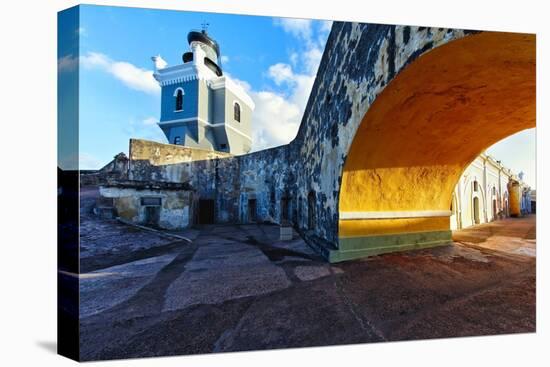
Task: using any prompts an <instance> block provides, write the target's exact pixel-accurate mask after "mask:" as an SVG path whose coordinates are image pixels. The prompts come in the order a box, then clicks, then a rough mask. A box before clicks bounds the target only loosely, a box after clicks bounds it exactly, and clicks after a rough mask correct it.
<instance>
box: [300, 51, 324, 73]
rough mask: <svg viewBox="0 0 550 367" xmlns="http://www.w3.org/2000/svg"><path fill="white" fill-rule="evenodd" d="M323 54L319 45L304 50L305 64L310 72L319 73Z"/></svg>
mask: <svg viewBox="0 0 550 367" xmlns="http://www.w3.org/2000/svg"><path fill="white" fill-rule="evenodd" d="M322 56H323V50H321V48H319V47H312V48H310V49H309V50H306V51H305V52H304V66H305V68H306V71H307V72H308V73H309V74H316V73H317V68H318V67H319V63H320V62H321V57H322Z"/></svg>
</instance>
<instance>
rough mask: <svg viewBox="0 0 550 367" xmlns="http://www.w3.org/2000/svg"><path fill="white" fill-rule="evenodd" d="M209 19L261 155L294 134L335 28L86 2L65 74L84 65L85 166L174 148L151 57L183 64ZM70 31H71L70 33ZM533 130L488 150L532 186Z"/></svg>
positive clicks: (62, 61)
mask: <svg viewBox="0 0 550 367" xmlns="http://www.w3.org/2000/svg"><path fill="white" fill-rule="evenodd" d="M205 22H206V23H209V28H208V31H209V33H210V35H211V36H212V37H214V38H215V39H216V40H217V41H218V43H219V44H220V48H221V54H222V64H223V69H224V72H225V73H226V74H228V75H230V76H231V77H232V78H233V79H236V80H237V81H238V82H240V83H241V84H242V85H243V86H244V87H245V89H247V90H248V92H249V94H250V95H251V97H252V98H253V100H254V102H255V104H256V109H255V111H254V117H253V150H260V149H264V148H269V147H273V146H277V145H281V144H285V143H288V142H289V141H290V140H292V139H293V138H294V136H295V135H296V132H297V130H298V126H299V123H300V120H301V117H302V114H303V111H304V108H305V105H306V103H307V99H308V97H309V93H310V91H311V87H312V85H313V81H314V78H315V74H316V71H317V67H318V65H319V61H320V59H321V55H322V53H323V49H324V46H325V43H326V39H327V36H328V33H329V31H330V26H331V22H329V21H317V20H316V21H313V20H302V19H289V18H272V17H258V16H241V15H227V14H213V13H192V12H181V11H166V10H150V9H132V8H118V7H101V6H84V7H83V11H82V12H81V14H80V24H79V25H78V27H75V28H76V29H75V30H74V32H73V33H74V36H77V37H80V51H79V55H75V54H74V53H73V52H70V50H68V51H67V52H66V53H63V52H61V55H60V57H59V60H58V67H59V71H60V72H61V73H64V72H67V73H68V72H70V71H73V70H75V66H76V63H77V62H80V70H79V72H80V86H79V88H80V106H79V107H80V109H79V116H80V131H79V135H80V147H79V151H80V152H79V157H78V159H79V161H80V168H81V169H96V168H101V167H102V166H103V165H105V164H106V163H108V162H109V161H110V160H111V159H112V157H113V156H114V155H115V154H117V153H118V152H127V151H128V139H129V138H130V137H135V138H143V139H149V140H156V141H159V142H166V139H165V137H164V134H163V133H162V131H161V130H160V128H158V126H157V125H156V122H157V121H158V118H159V116H160V88H159V86H158V84H157V83H156V81H155V80H154V79H153V77H152V74H153V63H152V61H151V56H153V55H158V54H160V55H161V56H162V58H163V59H164V60H166V61H167V62H168V65H169V66H170V65H176V64H180V63H181V55H182V53H183V52H185V51H188V45H187V38H186V37H187V33H188V32H189V30H191V29H200V28H201V25H202V24H203V23H205ZM65 32H67V30H65ZM534 135H535V134H534V130H531V131H528V132H524V133H520V134H519V135H518V136H517V137H516V136H515V137H511V138H509V139H507V140H506V141H503V142H501V143H499V144H497V145H496V146H494V147H492V148H491V149H489V150H488V152H489V153H490V154H492V155H494V156H495V157H497V158H498V159H501V160H502V162H503V163H504V164H506V165H508V166H509V167H510V168H512V169H513V170H514V171H516V172H519V171H523V172H525V179H526V180H527V181H528V182H529V183H530V184H531V185H532V186H534V184H535V183H534V178H535V163H534V160H533V157H534V154H535V153H534V149H535V148H534V147H535V142H534Z"/></svg>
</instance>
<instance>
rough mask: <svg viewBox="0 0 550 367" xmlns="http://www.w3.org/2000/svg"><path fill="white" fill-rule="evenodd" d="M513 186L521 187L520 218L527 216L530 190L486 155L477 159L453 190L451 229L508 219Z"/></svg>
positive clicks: (499, 163)
mask: <svg viewBox="0 0 550 367" xmlns="http://www.w3.org/2000/svg"><path fill="white" fill-rule="evenodd" d="M513 182H514V183H515V182H517V184H518V185H519V187H520V190H519V191H518V193H519V194H520V195H521V198H519V199H518V200H520V201H521V210H520V214H527V213H530V212H531V210H530V207H531V205H530V196H529V192H530V190H531V189H530V187H529V186H528V185H527V184H525V183H524V182H523V181H522V180H521V179H520V178H519V177H518V175H516V174H514V173H513V172H512V171H511V170H510V169H509V168H507V167H505V166H504V165H502V163H501V162H500V161H498V160H496V159H495V158H493V157H491V156H489V155H487V154H485V153H484V154H481V155H480V156H479V157H477V158H476V159H475V160H474V161H473V162H472V163H471V164H470V165H469V166H468V167H467V168H466V169H465V170H464V172H463V173H462V176H461V177H460V179H459V180H458V182H457V184H456V186H455V188H454V191H453V196H452V203H451V218H450V224H451V229H461V228H467V227H471V226H473V225H476V224H482V223H487V222H492V221H494V220H498V219H502V218H506V217H509V216H510V215H511V212H510V202H509V196H510V192H509V187H510V185H511V183H513ZM515 194H517V193H515Z"/></svg>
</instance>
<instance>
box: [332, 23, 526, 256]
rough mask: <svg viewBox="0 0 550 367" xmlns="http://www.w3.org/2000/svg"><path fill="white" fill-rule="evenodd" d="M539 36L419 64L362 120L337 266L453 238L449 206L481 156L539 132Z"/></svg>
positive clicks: (440, 51)
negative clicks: (518, 136)
mask: <svg viewBox="0 0 550 367" xmlns="http://www.w3.org/2000/svg"><path fill="white" fill-rule="evenodd" d="M535 89H536V88H535V36H534V35H525V34H513V33H499V32H481V33H478V34H474V35H469V36H467V37H464V38H461V39H458V40H454V41H451V42H449V43H447V44H445V45H442V46H439V47H437V48H434V49H433V50H431V51H429V52H427V53H425V54H423V55H422V56H420V57H418V58H417V59H416V60H415V61H414V62H412V63H411V64H410V65H408V66H407V67H405V68H404V69H403V70H402V71H401V72H400V73H398V74H397V75H396V76H395V77H394V78H393V79H392V80H391V82H390V83H389V84H388V85H387V86H386V87H385V89H384V90H383V91H382V92H381V93H380V94H379V95H378V96H377V98H376V99H375V100H374V102H373V103H372V104H371V105H370V107H369V108H368V110H367V112H366V113H365V115H364V117H363V118H362V120H361V122H360V124H359V126H358V128H357V131H356V132H355V135H354V137H353V139H352V140H351V143H350V146H349V150H348V155H347V158H346V160H345V163H344V166H343V171H342V179H341V185H340V191H339V223H338V249H337V250H333V251H332V252H331V253H330V256H329V258H330V260H331V261H342V260H347V259H352V258H357V257H362V256H369V255H374V254H379V253H384V252H390V251H399V250H407V249H412V248H419V247H428V246H435V245H439V244H443V243H447V242H449V241H450V240H451V233H450V230H449V228H450V225H449V217H450V215H451V213H450V211H449V206H450V205H449V204H450V201H451V197H452V196H451V195H452V191H453V188H454V186H455V184H456V182H457V180H458V178H459V177H460V174H461V173H462V172H463V170H464V169H465V167H466V166H467V165H468V164H469V163H470V162H471V161H472V160H473V159H474V158H475V157H476V156H477V155H479V154H480V153H481V152H482V151H483V150H484V149H485V148H487V147H488V146H490V145H492V144H494V143H495V142H497V141H499V140H501V139H503V138H505V137H507V136H509V135H512V134H514V133H516V132H518V131H521V130H524V129H527V128H532V127H534V126H535Z"/></svg>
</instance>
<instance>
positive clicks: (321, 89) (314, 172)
mask: <svg viewBox="0 0 550 367" xmlns="http://www.w3.org/2000/svg"><path fill="white" fill-rule="evenodd" d="M467 33H468V32H466V31H462V30H452V29H443V28H426V27H408V26H390V25H375V24H368V25H367V24H359V23H342V22H335V23H334V25H333V27H332V31H331V33H330V36H329V38H328V41H327V45H326V48H325V52H324V54H323V57H322V60H321V64H320V66H319V70H318V73H317V77H316V80H315V83H314V86H313V88H312V92H311V95H310V97H309V101H308V104H307V107H306V110H305V112H304V116H303V119H302V122H301V125H300V129H299V131H298V134H297V136H296V138H295V139H294V140H293V141H292V142H291V143H290V144H288V145H285V146H281V147H278V148H273V149H268V150H264V151H260V152H255V153H251V154H248V155H243V156H237V157H234V156H230V155H228V154H225V153H219V152H209V151H200V150H197V149H191V148H185V147H181V146H173V145H164V144H158V143H152V142H146V141H142V140H132V141H131V143H130V145H131V148H130V160H131V163H130V170H129V172H130V179H133V180H159V181H170V182H189V183H190V185H191V186H192V187H193V189H194V190H196V193H197V194H198V195H199V197H207V198H211V199H215V201H216V220H217V221H218V222H221V223H225V222H236V223H240V222H246V221H248V220H249V219H250V218H248V203H249V200H250V199H254V200H256V206H257V218H256V219H257V220H259V221H270V222H276V223H280V222H281V220H282V213H281V208H282V202H283V200H285V201H286V202H287V203H288V204H287V208H288V211H289V219H290V220H291V221H292V222H293V223H294V224H295V227H296V228H297V229H298V230H299V231H300V232H301V233H302V234H303V235H304V237H305V238H306V240H307V241H308V242H309V243H311V244H315V245H318V246H320V247H319V248H320V249H321V250H322V252H323V253H326V252H325V251H324V250H329V249H334V248H337V247H338V207H339V201H338V200H339V193H340V182H341V179H342V169H343V165H344V163H345V160H346V156H347V154H348V150H349V148H350V145H351V143H352V141H353V138H354V136H355V132H356V130H357V128H358V126H359V124H360V122H361V120H362V118H363V116H364V115H365V113H366V111H367V110H368V109H369V107H370V105H371V104H372V103H373V102H374V100H375V98H376V97H377V95H378V94H380V93H381V92H382V90H384V88H385V87H386V85H388V83H390V82H391V80H392V79H393V78H394V77H395V76H396V74H397V73H399V72H400V71H401V70H402V69H403V68H405V67H406V66H407V65H408V64H410V63H411V62H412V61H414V60H415V59H416V58H418V57H419V56H420V55H422V54H423V53H425V52H427V51H429V50H431V49H433V48H435V47H438V46H440V45H443V44H445V43H447V42H449V41H452V40H455V39H459V38H462V37H464V36H465V35H466V34H467ZM274 123H276V121H274ZM311 221H313V223H311Z"/></svg>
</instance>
